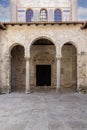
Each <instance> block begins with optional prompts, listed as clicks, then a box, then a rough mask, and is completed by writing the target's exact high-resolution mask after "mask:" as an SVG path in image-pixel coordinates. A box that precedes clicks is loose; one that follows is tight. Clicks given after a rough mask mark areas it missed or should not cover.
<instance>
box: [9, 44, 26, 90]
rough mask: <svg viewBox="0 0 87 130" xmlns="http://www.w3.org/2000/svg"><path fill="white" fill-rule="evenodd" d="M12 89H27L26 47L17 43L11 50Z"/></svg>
mask: <svg viewBox="0 0 87 130" xmlns="http://www.w3.org/2000/svg"><path fill="white" fill-rule="evenodd" d="M11 56H12V57H11V91H24V90H25V73H26V70H25V69H26V68H25V66H26V65H25V59H24V47H22V46H20V45H16V46H15V47H13V49H12V50H11Z"/></svg>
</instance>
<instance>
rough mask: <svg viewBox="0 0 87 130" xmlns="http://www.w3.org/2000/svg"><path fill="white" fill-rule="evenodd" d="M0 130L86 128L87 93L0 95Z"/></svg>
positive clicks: (68, 129) (76, 129)
mask: <svg viewBox="0 0 87 130" xmlns="http://www.w3.org/2000/svg"><path fill="white" fill-rule="evenodd" d="M0 130H87V95H86V94H79V93H75V92H72V93H62V94H56V93H55V91H47V92H46V91H41V92H40V91H36V92H33V93H31V94H24V93H11V94H4V95H0Z"/></svg>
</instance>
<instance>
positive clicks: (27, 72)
mask: <svg viewBox="0 0 87 130" xmlns="http://www.w3.org/2000/svg"><path fill="white" fill-rule="evenodd" d="M25 59H26V90H25V93H27V94H28V93H30V72H29V71H30V63H29V62H30V57H25Z"/></svg>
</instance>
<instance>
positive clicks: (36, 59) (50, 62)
mask: <svg viewBox="0 0 87 130" xmlns="http://www.w3.org/2000/svg"><path fill="white" fill-rule="evenodd" d="M30 57H31V61H30V85H31V87H34V88H35V87H41V86H43V87H44V86H48V87H50V88H55V87H56V47H55V45H54V44H53V43H52V42H51V41H50V40H48V39H46V38H40V39H37V40H36V41H35V42H34V43H33V44H32V46H31V48H30ZM41 69H42V70H41ZM38 71H39V72H38ZM45 72H46V73H45ZM49 73H50V75H49ZM38 75H41V76H40V77H42V79H41V78H40V77H39V76H38ZM47 75H48V76H47ZM46 76H47V77H48V78H47V79H46ZM32 79H33V80H32ZM38 80H41V81H38ZM49 80H51V81H49ZM41 82H43V83H42V84H39V83H41ZM49 82H50V83H49Z"/></svg>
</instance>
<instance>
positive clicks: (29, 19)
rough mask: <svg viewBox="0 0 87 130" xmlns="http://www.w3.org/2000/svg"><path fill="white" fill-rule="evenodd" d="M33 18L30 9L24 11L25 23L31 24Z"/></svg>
mask: <svg viewBox="0 0 87 130" xmlns="http://www.w3.org/2000/svg"><path fill="white" fill-rule="evenodd" d="M32 18H33V11H32V10H31V9H29V10H27V11H26V22H31V21H32Z"/></svg>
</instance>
